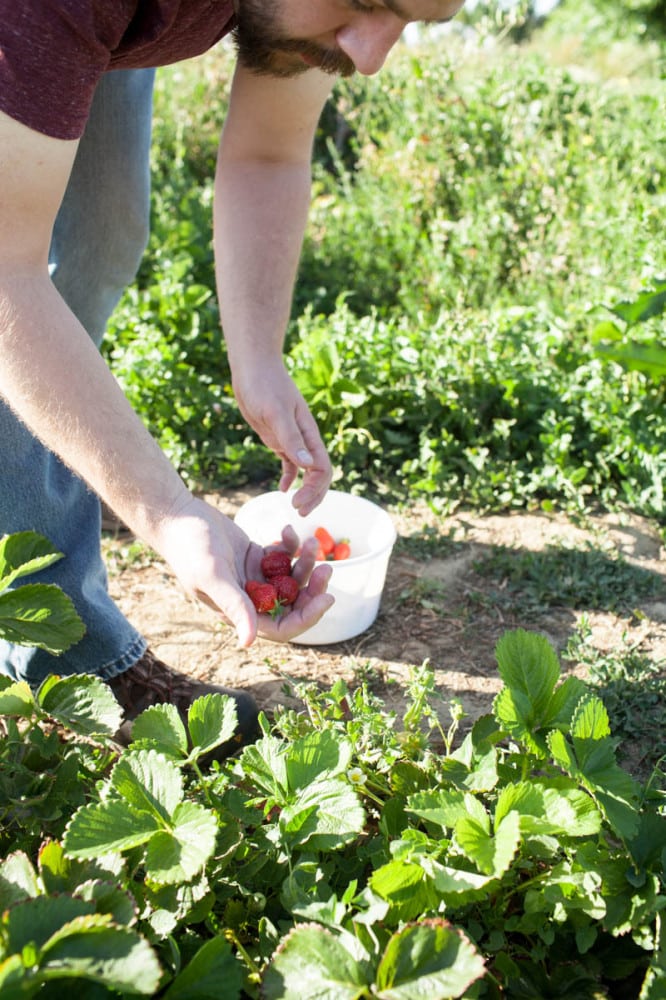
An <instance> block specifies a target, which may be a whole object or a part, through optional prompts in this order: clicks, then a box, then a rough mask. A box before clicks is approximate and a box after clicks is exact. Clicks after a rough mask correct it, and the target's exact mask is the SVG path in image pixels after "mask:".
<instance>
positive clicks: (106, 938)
mask: <svg viewBox="0 0 666 1000" xmlns="http://www.w3.org/2000/svg"><path fill="white" fill-rule="evenodd" d="M40 965H41V968H40V973H41V975H40V978H43V979H44V980H52V979H54V978H63V979H65V978H69V977H70V976H76V977H77V978H82V979H87V980H92V981H93V982H96V983H102V984H103V985H104V986H106V987H107V989H110V990H114V991H118V992H121V993H124V994H127V993H130V994H136V993H139V994H144V995H148V996H153V995H154V994H155V992H156V990H157V987H158V985H159V982H160V979H161V975H162V970H161V968H160V964H159V962H158V961H157V957H156V956H155V953H154V952H153V950H152V948H151V947H150V945H149V944H148V942H147V941H145V940H144V939H143V938H142V937H140V936H139V934H137V933H136V931H133V930H131V929H130V928H128V927H118V926H116V925H113V924H111V923H110V918H109V917H108V916H107V915H105V914H93V915H91V916H87V917H79V918H77V919H74V920H72V921H70V922H69V923H68V924H65V925H63V926H62V927H61V928H60V929H59V931H58V932H57V933H56V934H54V935H53V937H52V938H51V939H50V940H49V941H48V942H47V944H46V945H45V946H44V949H43V952H42V956H41V963H40Z"/></svg>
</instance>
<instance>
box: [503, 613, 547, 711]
mask: <svg viewBox="0 0 666 1000" xmlns="http://www.w3.org/2000/svg"><path fill="white" fill-rule="evenodd" d="M495 656H496V658H497V668H498V671H499V674H500V677H501V678H502V680H503V681H504V683H505V685H506V686H507V687H508V688H510V689H512V691H514V693H515V692H520V694H521V695H523V696H524V698H525V699H527V702H528V703H529V705H530V706H531V711H530V713H529V721H530V722H531V723H535V722H536V721H537V720H538V719H539V718H540V717H541V716H542V715H543V714H544V712H545V711H546V709H547V707H548V703H549V701H550V699H551V697H552V694H553V690H554V689H555V685H556V684H557V682H558V680H559V678H560V665H559V662H558V659H557V655H556V653H555V650H554V649H553V647H552V646H551V644H550V642H549V641H548V639H546V637H545V636H543V635H540V634H538V633H536V632H527V631H526V630H525V629H514V630H513V631H512V632H507V633H505V635H503V636H502V638H501V639H500V640H499V642H498V643H497V646H496V647H495Z"/></svg>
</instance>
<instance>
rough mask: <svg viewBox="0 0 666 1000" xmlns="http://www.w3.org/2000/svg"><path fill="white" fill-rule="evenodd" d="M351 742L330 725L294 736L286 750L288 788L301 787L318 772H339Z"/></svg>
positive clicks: (348, 758)
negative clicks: (299, 737) (297, 737)
mask: <svg viewBox="0 0 666 1000" xmlns="http://www.w3.org/2000/svg"><path fill="white" fill-rule="evenodd" d="M351 758H352V746H351V743H350V742H349V740H347V739H342V738H341V737H340V736H338V735H337V734H336V733H334V732H332V730H330V729H322V730H319V731H318V730H315V731H313V732H311V733H308V734H307V736H303V737H302V738H301V739H299V740H295V741H294V742H293V744H292V745H291V746H290V748H289V751H288V754H287V784H288V787H289V789H290V790H295V789H297V788H305V787H306V786H307V785H310V784H311V783H312V782H313V781H316V780H317V779H318V778H320V777H322V776H326V777H328V778H332V777H335V775H338V774H342V773H343V772H344V771H346V770H347V768H348V767H349V764H350V761H351Z"/></svg>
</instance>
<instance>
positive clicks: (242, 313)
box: [215, 160, 310, 370]
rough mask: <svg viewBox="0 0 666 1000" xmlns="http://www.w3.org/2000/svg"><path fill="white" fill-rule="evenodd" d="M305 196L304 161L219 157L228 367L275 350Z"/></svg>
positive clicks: (219, 268)
mask: <svg viewBox="0 0 666 1000" xmlns="http://www.w3.org/2000/svg"><path fill="white" fill-rule="evenodd" d="M309 199H310V167H309V164H307V165H301V164H293V163H287V164H275V163H271V162H259V163H257V162H252V163H246V162H238V161H231V162H228V163H227V162H225V161H224V160H220V163H219V166H218V176H217V181H216V204H215V253H216V273H217V284H218V294H219V300H220V312H221V318H222V326H223V329H224V332H225V338H226V342H227V347H228V351H229V359H230V362H231V365H232V368H233V369H236V370H237V369H239V368H242V367H244V366H245V365H246V364H250V363H252V362H253V363H255V364H257V363H261V359H262V357H263V358H265V359H267V357H270V358H273V359H275V358H276V357H278V356H279V355H280V354H281V350H282V341H283V338H284V332H285V328H286V325H287V322H288V320H289V312H290V308H291V301H292V295H293V288H294V282H295V280H296V274H297V271H298V264H299V259H300V254H301V247H302V242H303V233H304V231H305V226H306V223H307V217H308V208H309Z"/></svg>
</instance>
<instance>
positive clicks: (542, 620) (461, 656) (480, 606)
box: [105, 491, 666, 724]
mask: <svg viewBox="0 0 666 1000" xmlns="http://www.w3.org/2000/svg"><path fill="white" fill-rule="evenodd" d="M255 492H256V491H255ZM251 495H254V494H253V493H252V492H246V491H235V492H231V493H225V494H224V495H222V494H220V495H217V494H216V495H208V496H207V499H208V500H209V501H211V502H212V503H214V504H215V505H216V506H217V507H219V508H220V509H221V510H222V511H223V512H224V513H226V514H228V515H230V516H233V515H234V513H235V512H236V511H237V510H238V508H239V507H240V506H241V505H242V504H243V503H244V502H245V501H246V500H247V499H249V497H250V496H251ZM390 513H391V514H392V516H393V519H394V522H395V525H396V528H397V531H398V542H397V544H396V547H395V549H394V551H393V555H392V557H391V562H390V564H389V571H388V575H387V583H386V587H385V590H384V594H383V597H382V603H381V607H380V612H379V615H378V617H377V619H376V621H375V623H374V624H373V625H372V627H371V628H370V629H368V630H367V631H366V632H364V633H363V634H361V635H359V636H357V637H356V638H354V639H351V640H349V641H347V642H343V643H339V644H336V645H330V646H305V645H302V644H297V643H291V644H288V645H277V644H275V643H270V642H267V641H265V640H261V639H260V640H257V641H256V642H255V643H254V644H253V646H252V647H250V648H249V649H239V648H238V647H237V645H236V642H235V633H234V632H233V631H232V629H231V628H230V627H229V626H227V625H226V624H224V623H223V622H221V621H220V620H218V619H217V618H216V616H215V615H214V614H213V613H212V612H211V611H210V610H209V609H207V608H206V607H204V606H200V605H199V604H198V603H196V602H195V601H193V600H190V599H189V598H187V597H186V596H185V595H184V594H183V593H182V591H181V590H180V588H179V586H178V584H177V583H176V582H175V581H174V579H173V577H172V576H171V575H170V574H169V572H168V570H167V569H166V568H165V566H164V565H163V564H161V563H160V562H159V561H157V560H156V559H154V558H153V557H152V555H151V554H149V553H147V552H146V551H145V550H141V549H139V550H137V548H136V546H132V545H131V540H129V541H128V539H126V538H123V537H119V536H116V537H113V536H112V535H109V534H107V535H106V541H105V546H106V551H107V558H108V563H109V570H110V587H111V591H112V594H113V596H114V597H115V599H116V600H117V602H118V604H119V605H120V607H121V608H122V609H123V611H124V612H125V614H126V615H127V616H128V618H129V619H130V620H131V621H132V622H133V623H134V624H135V625H136V627H137V628H138V629H139V630H140V631H141V632H142V633H143V634H144V635H145V636H146V638H147V639H148V642H149V644H150V646H151V648H152V649H153V651H154V652H155V654H156V655H157V656H159V657H160V658H161V659H163V660H164V661H165V662H167V663H169V664H170V665H171V666H173V667H174V668H176V669H178V670H181V671H183V672H188V673H190V674H193V675H197V676H200V677H202V678H206V679H211V680H215V681H217V682H220V683H223V684H225V685H228V686H232V687H243V688H247V689H249V690H250V691H252V693H253V694H254V696H255V698H256V700H257V702H258V703H259V705H260V707H262V708H263V709H265V710H267V711H270V710H271V709H272V708H274V707H275V706H276V705H277V704H283V705H292V706H297V705H298V703H297V702H294V701H291V700H290V698H289V695H288V694H285V682H286V681H297V682H298V681H304V680H309V681H317V682H319V683H321V684H322V685H330V684H331V683H332V682H333V681H334V680H335V679H336V678H338V677H344V678H345V679H346V680H348V681H349V682H351V683H354V681H355V680H358V678H359V676H364V677H368V676H370V677H372V680H373V690H374V691H375V692H376V693H377V694H378V695H379V696H380V697H381V698H382V700H383V701H384V702H385V704H386V705H387V707H388V708H390V709H394V710H395V711H396V712H398V713H399V712H400V710H401V708H402V707H403V706H404V696H403V692H404V684H405V681H406V679H407V678H408V676H409V673H410V668H412V667H413V666H414V665H420V664H422V663H423V662H424V661H426V660H427V661H429V663H430V665H431V666H432V667H433V668H434V671H435V677H436V683H437V687H438V689H439V691H440V692H441V694H442V696H443V700H442V707H441V713H442V719H443V721H444V722H446V723H447V724H448V721H449V716H448V707H447V703H448V699H450V698H457V699H459V700H460V701H461V702H462V704H463V706H464V708H465V710H466V712H467V713H468V720H467V721H468V723H469V720H471V719H473V718H474V717H476V716H478V715H480V714H483V713H484V712H486V711H488V710H489V709H490V707H491V703H492V699H493V697H494V695H495V694H496V692H497V691H498V690H499V688H500V686H501V684H500V680H499V677H498V674H497V668H496V662H495V657H494V648H495V644H496V643H497V640H498V639H499V638H500V636H501V635H502V634H503V633H504V632H506V631H508V630H510V629H513V628H517V627H523V628H527V629H531V630H535V631H539V632H541V633H544V634H545V635H546V636H547V637H548V638H549V639H550V641H551V642H552V643H553V644H554V646H555V648H556V649H557V650H558V652H561V651H562V650H564V648H565V647H566V645H567V643H568V642H569V640H570V639H571V637H572V635H573V634H574V632H575V631H576V628H577V625H578V623H579V621H580V618H581V615H583V614H585V615H586V616H587V621H588V623H589V627H590V629H591V633H590V640H589V641H590V642H591V643H592V645H593V646H594V648H595V649H596V650H599V651H600V653H602V654H603V653H606V652H609V651H612V650H613V649H619V648H620V646H621V645H623V644H624V646H625V648H626V644H631V648H632V649H637V650H640V651H641V652H642V653H644V654H646V655H648V656H650V657H651V658H652V659H654V660H656V661H661V662H662V663H666V563H665V562H664V554H665V553H664V549H663V546H662V540H661V537H660V535H659V532H658V531H657V529H656V527H655V526H654V525H652V524H651V523H650V522H649V521H647V520H645V519H643V518H639V517H636V516H632V515H629V514H627V515H615V514H614V515H605V516H603V517H599V518H592V519H590V520H588V521H587V522H586V525H585V527H584V528H581V527H579V526H576V525H575V524H574V523H572V522H571V521H570V520H568V519H567V518H565V517H563V516H561V515H556V516H555V515H552V516H551V515H547V514H541V513H513V514H507V515H501V516H500V515H492V516H469V515H466V514H456V515H454V516H452V517H450V518H446V519H442V518H437V517H436V516H435V515H434V514H433V513H432V512H431V511H430V510H428V509H427V508H423V507H416V508H414V509H412V510H410V511H409V512H403V511H392V510H391V511H390ZM435 537H436V538H437V539H438V540H437V541H433V539H434V538H435ZM588 543H592V544H594V545H595V546H598V547H605V548H606V550H607V551H609V552H610V553H617V552H619V553H621V554H622V555H623V557H624V559H625V560H626V562H627V563H630V564H632V565H634V566H637V567H639V568H641V569H643V570H645V571H648V572H649V573H652V574H655V575H656V576H657V577H658V578H659V581H658V582H660V584H661V585H662V586H661V593H660V594H658V596H657V597H656V598H655V597H653V596H651V597H650V598H649V599H646V600H644V601H642V602H641V604H640V606H639V607H638V608H633V609H632V610H631V611H630V612H629V613H627V612H626V611H625V612H624V613H616V612H615V611H612V610H608V608H607V607H604V603H605V602H604V601H603V600H599V601H597V602H596V604H597V605H598V606H597V607H572V606H557V604H554V605H552V604H551V605H550V606H547V607H541V608H540V607H539V606H538V602H537V603H536V604H535V603H534V601H531V600H529V599H522V600H521V598H520V595H518V597H517V599H509V598H508V594H509V591H510V590H511V582H510V580H508V579H502V578H501V574H500V576H498V575H497V573H489V572H488V571H487V570H484V567H483V565H480V564H482V563H483V560H484V558H486V557H487V556H489V555H490V554H491V553H497V552H503V553H517V552H524V553H526V552H544V551H546V550H548V549H549V547H551V546H556V545H566V546H569V547H571V546H574V547H576V546H584V545H586V544H588ZM555 583H557V581H555ZM562 667H563V673H565V674H566V673H568V672H571V671H573V672H576V673H578V674H579V675H580V676H583V677H585V668H584V667H582V666H581V665H576V663H575V662H574V663H572V662H570V661H568V660H567V661H563V663H562ZM663 676H664V678H665V681H666V674H664V675H663Z"/></svg>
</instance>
